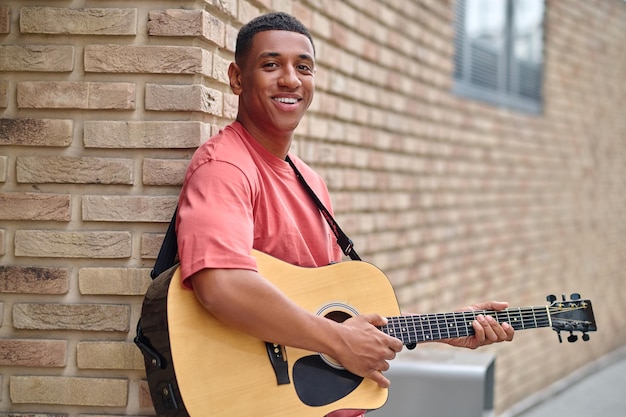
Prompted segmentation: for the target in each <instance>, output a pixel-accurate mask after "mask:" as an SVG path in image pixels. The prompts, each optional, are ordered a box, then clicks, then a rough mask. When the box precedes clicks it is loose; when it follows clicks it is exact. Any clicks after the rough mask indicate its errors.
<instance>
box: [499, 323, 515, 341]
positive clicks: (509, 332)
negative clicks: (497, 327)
mask: <svg viewBox="0 0 626 417" xmlns="http://www.w3.org/2000/svg"><path fill="white" fill-rule="evenodd" d="M502 328H503V329H504V332H505V333H506V339H505V340H506V341H508V342H510V341H512V340H513V336H515V329H514V328H513V326H511V325H510V324H509V323H502Z"/></svg>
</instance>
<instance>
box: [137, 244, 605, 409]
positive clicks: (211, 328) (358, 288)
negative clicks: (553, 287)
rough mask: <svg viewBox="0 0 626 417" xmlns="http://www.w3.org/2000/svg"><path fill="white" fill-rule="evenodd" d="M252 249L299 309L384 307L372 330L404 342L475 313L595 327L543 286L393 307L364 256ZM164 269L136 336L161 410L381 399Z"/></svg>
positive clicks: (342, 404)
mask: <svg viewBox="0 0 626 417" xmlns="http://www.w3.org/2000/svg"><path fill="white" fill-rule="evenodd" d="M254 256H255V258H256V260H257V263H258V267H259V272H260V273H261V274H262V275H263V276H264V277H266V278H267V279H268V280H270V281H271V282H273V283H274V284H275V285H276V286H277V287H278V288H280V289H281V290H282V291H283V292H284V293H285V294H286V295H287V296H288V297H290V298H291V299H292V300H293V301H295V302H296V303H297V304H298V305H300V306H301V307H303V308H305V309H306V310H308V311H310V312H314V313H315V314H318V315H320V316H324V317H327V318H328V319H332V320H336V321H343V320H345V319H347V318H349V317H352V316H354V315H358V314H362V313H372V312H376V313H379V314H381V315H384V316H386V317H388V324H387V325H385V326H383V327H381V328H380V330H381V331H382V332H385V333H387V334H389V335H391V336H394V337H396V338H398V339H400V340H402V342H403V343H404V344H405V345H412V344H415V343H420V342H427V341H434V340H441V339H447V338H455V337H463V336H469V335H471V334H473V333H474V331H473V328H472V325H471V323H472V321H473V320H474V319H475V318H476V316H477V315H479V314H484V315H490V316H492V317H494V318H495V319H496V320H497V321H498V322H508V323H510V324H511V325H512V326H513V328H515V329H516V330H524V329H534V328H541V327H551V328H552V329H554V330H556V331H557V332H559V337H560V332H561V331H567V332H570V336H569V337H568V340H569V341H574V340H575V338H576V336H575V335H574V334H573V332H575V331H579V332H582V333H583V336H582V337H583V340H588V338H589V335H588V332H590V331H595V330H597V328H596V324H595V319H594V316H593V311H592V306H591V302H590V301H589V300H583V299H580V296H578V295H577V294H573V295H572V297H571V299H570V300H565V297H563V300H562V301H557V300H556V297H554V296H551V297H549V298H548V301H549V302H551V304H549V305H546V306H538V307H521V308H508V309H505V310H501V311H463V312H453V313H437V314H418V315H401V314H400V309H399V307H398V303H397V300H396V297H395V294H394V290H393V288H392V286H391V283H390V282H389V280H388V279H387V277H386V276H385V275H384V274H383V273H382V272H381V271H380V270H379V269H377V268H376V267H375V266H373V265H371V264H369V263H366V262H359V261H347V262H341V263H337V264H332V265H328V266H324V267H320V268H302V267H297V266H293V265H290V264H287V263H285V262H283V261H280V260H278V259H276V258H273V257H271V256H269V255H266V254H264V253H261V252H256V251H255V252H254ZM163 275H168V276H167V277H166V278H164V279H162V278H161V277H159V278H158V279H156V280H155V281H154V282H153V284H152V285H151V287H150V289H149V290H148V292H147V294H146V298H145V300H144V305H143V309H142V316H141V320H140V326H139V327H138V336H137V338H136V340H135V341H136V342H137V344H138V345H139V347H140V348H141V349H142V351H143V353H144V357H145V362H146V371H147V377H148V384H149V386H150V392H151V396H152V400H153V403H154V406H155V409H156V410H157V414H158V415H159V416H167V417H174V416H176V417H187V416H190V417H232V416H272V417H293V416H298V417H322V416H325V415H326V414H328V413H330V412H332V411H334V410H338V409H365V410H371V409H377V408H379V407H381V406H382V405H384V404H385V402H386V400H387V394H388V390H387V389H383V388H380V387H379V386H378V385H377V384H376V383H374V382H373V381H371V380H369V379H366V378H362V377H359V376H356V375H354V374H352V373H350V372H348V371H347V370H345V369H343V368H342V367H341V365H340V364H339V363H337V362H336V361H334V360H333V359H332V358H329V357H326V356H325V355H322V354H319V353H316V352H310V351H306V350H301V349H295V348H290V347H285V346H278V345H270V344H267V343H266V342H264V341H262V340H258V339H256V338H254V337H251V336H249V335H247V334H244V333H241V332H239V331H236V330H233V329H232V328H229V327H228V326H225V325H224V324H223V323H222V322H221V321H219V320H217V319H216V318H215V317H213V316H212V315H211V314H210V313H208V312H207V310H206V309H204V308H203V306H202V305H201V304H200V303H199V302H198V301H197V300H196V298H195V296H194V294H193V292H192V291H189V290H186V289H184V288H182V286H181V285H180V275H179V271H178V269H177V267H173V268H172V273H171V274H163ZM163 275H162V276H163ZM276 319H277V320H280V317H277V318H276Z"/></svg>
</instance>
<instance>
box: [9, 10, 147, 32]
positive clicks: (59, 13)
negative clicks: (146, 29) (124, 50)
mask: <svg viewBox="0 0 626 417" xmlns="http://www.w3.org/2000/svg"><path fill="white" fill-rule="evenodd" d="M20 31H21V32H22V33H44V34H59V35H61V34H63V35H136V34H137V9H115V8H106V9H96V8H92V9H83V8H80V9H78V8H77V9H70V8H65V7H63V8H57V7H22V8H20Z"/></svg>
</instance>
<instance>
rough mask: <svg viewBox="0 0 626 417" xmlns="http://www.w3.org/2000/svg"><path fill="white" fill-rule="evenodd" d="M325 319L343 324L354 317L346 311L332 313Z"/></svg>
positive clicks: (326, 315)
mask: <svg viewBox="0 0 626 417" xmlns="http://www.w3.org/2000/svg"><path fill="white" fill-rule="evenodd" d="M324 317H326V318H327V319H330V320H332V321H336V322H337V323H343V322H344V321H346V320H348V319H349V318H350V317H352V316H351V315H350V314H348V313H346V312H345V311H331V312H330V313H328V314H325V315H324Z"/></svg>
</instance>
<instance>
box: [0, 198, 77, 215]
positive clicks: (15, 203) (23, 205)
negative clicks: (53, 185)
mask: <svg viewBox="0 0 626 417" xmlns="http://www.w3.org/2000/svg"><path fill="white" fill-rule="evenodd" d="M70 209H71V197H70V196H69V195H63V194H47V193H1V192H0V218H2V219H5V220H38V221H44V220H52V221H69V220H70V219H71V213H70Z"/></svg>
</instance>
